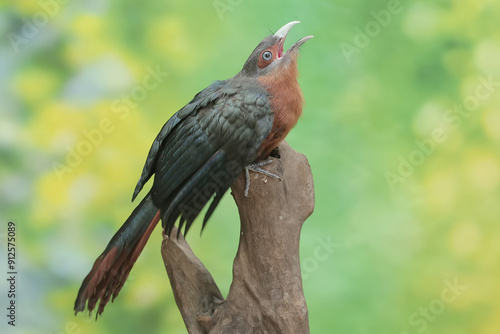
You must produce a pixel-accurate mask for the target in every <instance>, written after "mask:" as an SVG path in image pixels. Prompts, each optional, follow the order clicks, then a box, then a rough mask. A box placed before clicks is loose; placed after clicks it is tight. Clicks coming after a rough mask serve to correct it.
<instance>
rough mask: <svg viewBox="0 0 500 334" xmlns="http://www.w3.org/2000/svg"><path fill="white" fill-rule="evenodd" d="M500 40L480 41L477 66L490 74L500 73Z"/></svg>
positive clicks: (477, 51) (477, 49) (476, 58)
mask: <svg viewBox="0 0 500 334" xmlns="http://www.w3.org/2000/svg"><path fill="white" fill-rule="evenodd" d="M499 59H500V40H493V39H487V40H483V41H481V42H479V43H478V45H477V47H476V49H475V55H474V62H475V64H476V66H477V68H478V69H479V70H480V71H482V72H484V73H489V74H499V73H500V62H499V61H498V60H499Z"/></svg>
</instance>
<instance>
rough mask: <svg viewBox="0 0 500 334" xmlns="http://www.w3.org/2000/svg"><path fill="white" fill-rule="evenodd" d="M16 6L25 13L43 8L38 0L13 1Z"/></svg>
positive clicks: (20, 11) (32, 12)
mask: <svg viewBox="0 0 500 334" xmlns="http://www.w3.org/2000/svg"><path fill="white" fill-rule="evenodd" d="M11 3H12V4H13V5H14V8H15V9H16V10H17V11H18V12H19V13H21V14H23V15H30V14H34V13H36V12H39V11H41V10H42V8H41V7H40V4H39V2H38V1H12V2H11Z"/></svg>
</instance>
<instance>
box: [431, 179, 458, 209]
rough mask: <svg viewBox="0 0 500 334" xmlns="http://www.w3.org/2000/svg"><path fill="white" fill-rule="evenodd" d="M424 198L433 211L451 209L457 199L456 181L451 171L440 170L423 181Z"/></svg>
mask: <svg viewBox="0 0 500 334" xmlns="http://www.w3.org/2000/svg"><path fill="white" fill-rule="evenodd" d="M424 187H425V190H426V198H427V199H428V203H429V206H430V207H431V208H433V209H435V210H448V209H451V208H453V205H454V204H455V202H456V198H457V180H456V177H455V173H454V171H453V170H440V171H437V172H435V173H433V174H431V175H430V176H428V177H427V178H426V179H425V180H424Z"/></svg>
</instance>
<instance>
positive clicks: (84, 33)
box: [73, 14, 103, 38]
mask: <svg viewBox="0 0 500 334" xmlns="http://www.w3.org/2000/svg"><path fill="white" fill-rule="evenodd" d="M102 28H103V21H102V17H100V16H97V15H92V14H82V15H79V16H77V17H76V19H75V20H74V21H73V31H74V32H75V33H76V34H78V35H79V36H81V37H84V38H95V37H99V36H100V35H101V33H102Z"/></svg>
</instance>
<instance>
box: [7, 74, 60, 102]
mask: <svg viewBox="0 0 500 334" xmlns="http://www.w3.org/2000/svg"><path fill="white" fill-rule="evenodd" d="M59 82H60V79H59V77H58V76H57V75H55V74H54V72H52V71H49V70H47V69H42V68H39V67H31V68H26V69H24V70H21V71H20V72H19V74H18V75H17V76H16V78H15V79H14V82H13V89H14V91H15V92H16V94H17V95H18V96H19V98H20V99H22V100H23V101H25V102H27V103H29V104H38V103H41V102H42V101H44V100H47V99H49V98H51V97H52V96H53V95H54V92H55V90H56V88H57V87H58V85H59Z"/></svg>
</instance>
